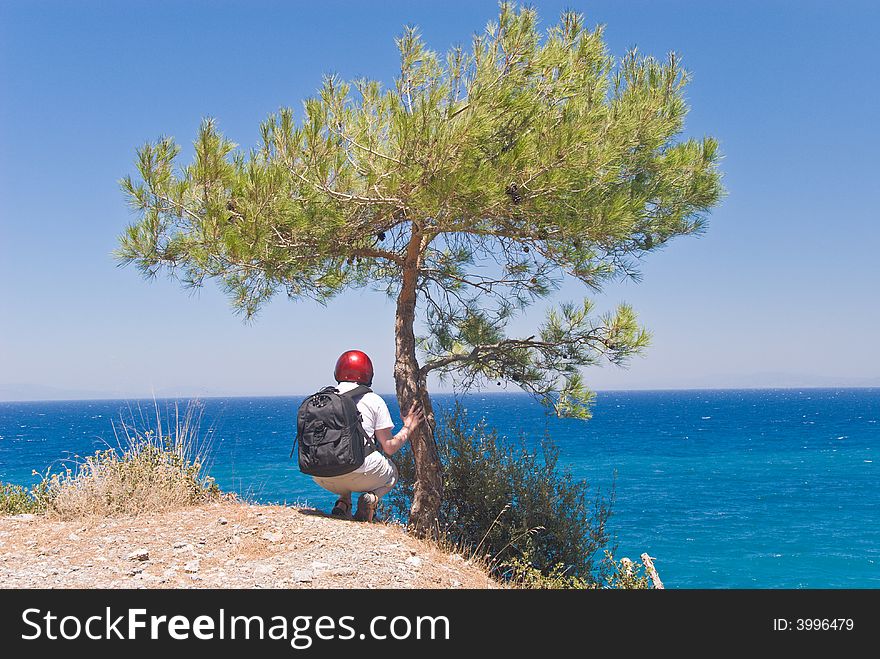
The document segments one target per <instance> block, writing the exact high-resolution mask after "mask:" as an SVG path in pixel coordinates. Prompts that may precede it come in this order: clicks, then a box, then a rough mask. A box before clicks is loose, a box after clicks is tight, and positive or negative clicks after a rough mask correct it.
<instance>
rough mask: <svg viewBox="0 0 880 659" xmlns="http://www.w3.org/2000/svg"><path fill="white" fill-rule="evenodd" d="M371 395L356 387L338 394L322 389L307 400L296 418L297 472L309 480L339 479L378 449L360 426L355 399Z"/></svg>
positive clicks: (334, 388) (294, 448)
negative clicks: (320, 478)
mask: <svg viewBox="0 0 880 659" xmlns="http://www.w3.org/2000/svg"><path fill="white" fill-rule="evenodd" d="M370 391H372V389H370V388H369V387H365V386H363V385H359V386H357V387H355V388H354V389H352V390H351V391H346V392H345V393H342V394H340V393H339V392H338V391H337V390H336V387H324V388H323V389H321V391H319V392H318V393H316V394H312V395H311V396H309V397H308V398H306V399H305V400H304V401H303V402H302V404H301V405H300V406H299V412H298V413H297V417H296V441H295V442H294V444H293V450H292V451H291V452H290V455H291V457H293V451H295V450H296V447H297V444H299V470H300V471H301V472H302V473H304V474H308V475H309V476H339V475H341V474H347V473H349V472H352V471H354V470H355V469H357V468H358V467H360V466H361V465H362V464H364V458H366V457H367V456H368V455H369V454H370V453H372V452H373V451H375V450H378V448H377V447H376V445H375V440H374V439H373V438H372V437H367V433H366V431H365V430H364V427H363V425H361V420H362V419H361V413H360V412H359V411H358V408H357V405H356V404H355V402H354V398H356V397H358V396H362V395H363V394H365V393H368V392H370Z"/></svg>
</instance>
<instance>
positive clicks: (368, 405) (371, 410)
mask: <svg viewBox="0 0 880 659" xmlns="http://www.w3.org/2000/svg"><path fill="white" fill-rule="evenodd" d="M358 386H360V385H358V383H357V382H340V383H339V384H337V385H336V390H337V391H338V392H339V393H341V394H343V393H345V392H346V391H351V390H352V389H354V388H355V387H358ZM355 403H356V404H357V408H358V412H360V413H361V418H362V421H361V425H363V427H364V431H365V432H366V433H367V436H368V437H374V436H375V435H376V431H377V430H383V429H385V428H393V427H394V422H393V421H392V420H391V413H390V412H389V411H388V406H387V405H386V404H385V401H384V400H382V397H381V396H380V395H379V394H377V393H374V392H372V391H370V392H367V393H365V394H364V395H363V396H361V397H360V398H355Z"/></svg>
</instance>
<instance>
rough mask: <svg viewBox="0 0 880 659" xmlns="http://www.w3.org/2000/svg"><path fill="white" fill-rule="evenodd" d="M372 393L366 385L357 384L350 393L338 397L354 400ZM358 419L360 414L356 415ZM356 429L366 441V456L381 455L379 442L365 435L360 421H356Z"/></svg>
mask: <svg viewBox="0 0 880 659" xmlns="http://www.w3.org/2000/svg"><path fill="white" fill-rule="evenodd" d="M372 391H373V390H372V389H370V388H369V387H368V386H367V385H365V384H359V385H358V386H356V387H355V388H354V389H352V390H350V391H346V392H344V393H341V394H339V395H340V396H348V397H349V398H356V397H357V396H363V395H364V394H368V393H371V392H372ZM358 417H360V414H358ZM358 428H360V429H361V435H363V437H364V439H365V440H367V449H368V451H367V453H366V455H369V454H370V453H372V452H373V451H379V453H381V452H382V447H381V446H380V445H379V442H378V441H376V438H375V437H370V436H369V435H367V431H366V430H364V427H363V426H362V425H361V423H360V421H358Z"/></svg>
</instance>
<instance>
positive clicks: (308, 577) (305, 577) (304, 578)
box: [293, 570, 312, 583]
mask: <svg viewBox="0 0 880 659" xmlns="http://www.w3.org/2000/svg"><path fill="white" fill-rule="evenodd" d="M293 580H294V581H298V582H300V583H310V582H311V581H312V573H311V572H309V571H308V570H294V571H293Z"/></svg>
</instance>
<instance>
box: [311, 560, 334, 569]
mask: <svg viewBox="0 0 880 659" xmlns="http://www.w3.org/2000/svg"><path fill="white" fill-rule="evenodd" d="M329 567H330V563H321V562H320V561H312V569H313V570H326V569H327V568H329Z"/></svg>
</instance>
